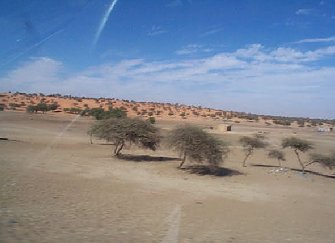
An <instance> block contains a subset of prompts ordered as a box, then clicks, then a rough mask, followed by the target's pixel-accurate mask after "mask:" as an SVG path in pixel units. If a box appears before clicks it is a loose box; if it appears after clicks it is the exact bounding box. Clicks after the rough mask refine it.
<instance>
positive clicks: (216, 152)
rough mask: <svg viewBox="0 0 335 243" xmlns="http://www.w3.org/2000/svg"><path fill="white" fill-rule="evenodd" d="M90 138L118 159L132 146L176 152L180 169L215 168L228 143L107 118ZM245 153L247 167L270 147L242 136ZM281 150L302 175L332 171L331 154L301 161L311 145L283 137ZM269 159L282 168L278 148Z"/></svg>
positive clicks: (198, 132)
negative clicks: (317, 169)
mask: <svg viewBox="0 0 335 243" xmlns="http://www.w3.org/2000/svg"><path fill="white" fill-rule="evenodd" d="M88 134H89V135H90V138H91V143H92V137H95V138H97V139H102V140H105V141H107V142H111V143H112V144H113V145H114V152H113V153H114V155H115V156H119V155H120V154H121V151H122V149H123V148H124V147H125V146H128V147H130V146H131V145H132V144H133V145H137V146H139V147H142V148H146V149H150V150H153V151H154V150H156V149H157V148H158V147H159V145H160V143H161V142H163V143H165V145H166V146H167V147H169V148H171V149H173V150H174V151H176V152H178V153H179V157H180V160H181V162H180V164H179V168H182V167H183V165H184V163H185V162H186V161H192V162H195V163H204V164H206V165H208V166H210V167H219V165H220V164H221V163H222V162H224V160H225V158H227V156H228V154H229V152H230V149H229V144H228V143H227V142H225V141H223V140H222V139H219V138H217V137H215V136H214V135H212V134H209V133H207V132H205V131H204V130H202V129H201V128H199V127H196V126H190V125H184V126H180V127H177V128H175V129H173V130H172V131H170V132H169V133H168V134H167V135H166V136H164V137H163V136H161V135H160V133H159V130H158V129H157V128H156V127H155V126H153V125H152V124H151V123H150V122H149V121H148V120H147V121H144V120H141V119H138V118H127V117H120V118H115V117H113V118H108V119H102V120H99V121H97V122H96V123H95V124H94V125H93V126H92V127H91V128H90V129H89V131H88ZM239 143H240V144H241V146H242V148H243V151H244V153H245V157H244V160H243V162H242V165H243V166H246V165H247V160H248V158H249V157H250V156H252V155H253V153H254V151H255V150H257V149H266V148H267V147H270V144H269V143H268V142H267V141H266V137H265V136H263V135H261V134H256V135H255V136H243V137H241V138H240V139H239ZM281 147H282V149H286V148H289V149H291V150H293V152H294V153H295V155H296V156H297V161H298V163H299V165H300V167H301V170H302V172H303V173H304V172H305V168H306V167H307V166H309V165H311V164H314V163H318V164H320V165H322V166H324V167H327V168H329V169H333V168H335V152H333V153H331V154H330V155H321V154H317V153H313V154H310V156H309V158H310V159H309V161H306V162H304V161H302V159H301V154H302V153H305V152H308V151H310V150H312V149H313V148H314V147H313V144H312V143H310V142H309V141H307V140H303V139H300V138H297V137H289V138H284V139H283V140H282V142H281ZM267 155H268V157H269V158H272V159H276V160H277V161H278V166H279V167H282V162H283V161H285V160H286V159H285V154H284V152H283V151H282V150H279V149H273V148H272V149H269V150H268V151H267Z"/></svg>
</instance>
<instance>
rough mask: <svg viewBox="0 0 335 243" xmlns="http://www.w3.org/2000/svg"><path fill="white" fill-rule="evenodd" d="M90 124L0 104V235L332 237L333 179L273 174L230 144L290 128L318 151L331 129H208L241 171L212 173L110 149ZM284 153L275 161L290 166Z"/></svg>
mask: <svg viewBox="0 0 335 243" xmlns="http://www.w3.org/2000/svg"><path fill="white" fill-rule="evenodd" d="M90 124H92V120H91V119H89V118H85V117H75V116H72V115H61V116H60V115H55V114H44V115H42V114H34V115H29V114H25V113H15V112H0V137H8V138H9V139H10V140H8V141H0V154H1V156H0V242H313V243H314V242H320V243H321V242H334V239H335V231H334V223H335V211H334V205H335V194H334V191H335V179H333V178H328V177H324V176H320V175H313V174H307V175H304V176H303V175H302V174H301V173H299V172H297V171H292V170H290V171H287V172H285V173H273V168H272V167H269V166H273V165H276V161H271V160H269V159H267V158H266V155H265V153H264V152H256V154H255V156H254V157H252V158H251V160H250V161H249V166H248V167H246V168H242V167H241V160H242V157H243V154H241V148H240V147H239V146H238V143H237V140H238V138H239V137H240V136H241V135H243V134H251V133H255V132H266V133H267V136H268V137H269V141H270V142H271V143H272V144H277V145H279V144H280V139H281V138H283V137H286V136H290V135H294V134H296V135H297V136H299V137H303V138H307V139H309V140H311V141H314V143H315V144H316V147H317V149H318V151H320V152H327V151H330V150H331V149H332V148H333V147H334V144H335V139H334V138H335V136H334V134H331V133H329V134H326V133H323V134H320V133H316V132H314V131H313V130H308V129H300V130H299V129H292V128H289V129H288V128H287V129H279V128H276V129H274V128H265V127H261V126H256V125H255V126H254V127H253V126H251V124H239V125H236V126H234V131H233V132H232V133H230V134H217V136H221V137H222V138H223V139H225V140H227V141H229V142H230V144H231V149H232V153H231V155H230V157H229V158H228V160H227V161H226V162H225V164H224V166H225V167H226V168H230V169H234V170H238V171H239V172H240V173H241V174H238V173H236V175H235V174H234V175H230V176H222V177H214V176H209V175H204V176H200V175H196V174H190V173H189V172H187V171H184V170H177V169H176V167H177V165H178V163H179V161H178V160H177V159H173V158H175V157H176V154H175V153H173V152H171V151H168V150H166V149H161V150H158V151H156V152H154V153H153V152H149V151H142V150H136V151H133V150H128V151H127V150H126V151H124V153H125V154H131V155H135V156H130V155H128V157H127V158H128V160H121V159H117V158H113V157H111V154H112V149H111V146H110V145H103V144H101V142H99V141H95V143H94V144H93V145H91V144H90V143H89V138H88V136H87V135H86V131H87V128H88V127H89V125H90ZM174 125H176V124H175V123H173V122H163V121H162V122H160V123H159V124H157V126H159V127H161V128H162V129H169V128H171V127H172V126H174ZM202 125H205V126H209V125H215V124H214V123H213V124H202ZM211 132H213V133H215V130H212V131H211ZM286 154H287V157H288V161H287V162H286V163H285V165H286V166H288V167H290V168H299V167H297V163H296V160H295V157H294V154H293V153H291V152H289V151H287V152H286ZM140 155H149V156H142V157H141V156H140ZM141 159H142V160H141ZM256 164H259V165H263V166H255V165H256ZM310 169H311V170H313V171H316V172H318V173H321V174H324V175H332V172H330V171H327V170H325V169H323V168H319V167H318V166H316V165H315V166H313V167H311V168H310Z"/></svg>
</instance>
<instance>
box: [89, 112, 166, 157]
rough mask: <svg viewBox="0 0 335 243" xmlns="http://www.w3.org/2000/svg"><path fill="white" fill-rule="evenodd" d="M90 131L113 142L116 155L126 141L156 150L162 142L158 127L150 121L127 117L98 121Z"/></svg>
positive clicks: (99, 137)
mask: <svg viewBox="0 0 335 243" xmlns="http://www.w3.org/2000/svg"><path fill="white" fill-rule="evenodd" d="M88 133H89V134H90V135H91V136H95V137H97V138H98V139H104V140H106V141H107V142H113V143H114V145H115V149H114V155H119V154H120V152H121V150H122V149H123V147H124V145H126V143H129V144H136V145H137V146H139V147H143V148H148V149H151V150H156V148H157V147H158V145H159V142H160V137H159V136H158V130H157V128H155V127H154V126H153V125H151V124H150V123H149V122H147V121H143V120H140V119H131V118H126V117H124V118H110V119H105V120H101V121H98V122H97V123H96V124H94V125H93V126H92V127H91V129H90V130H89V131H88Z"/></svg>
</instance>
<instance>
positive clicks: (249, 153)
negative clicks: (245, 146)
mask: <svg viewBox="0 0 335 243" xmlns="http://www.w3.org/2000/svg"><path fill="white" fill-rule="evenodd" d="M250 155H251V151H249V152H248V153H247V155H246V156H245V158H244V160H243V167H247V165H246V162H247V159H248V158H249V156H250Z"/></svg>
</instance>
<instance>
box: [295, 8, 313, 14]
mask: <svg viewBox="0 0 335 243" xmlns="http://www.w3.org/2000/svg"><path fill="white" fill-rule="evenodd" d="M312 13H313V9H310V8H300V9H298V10H297V11H295V14H296V15H309V14H312Z"/></svg>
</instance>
